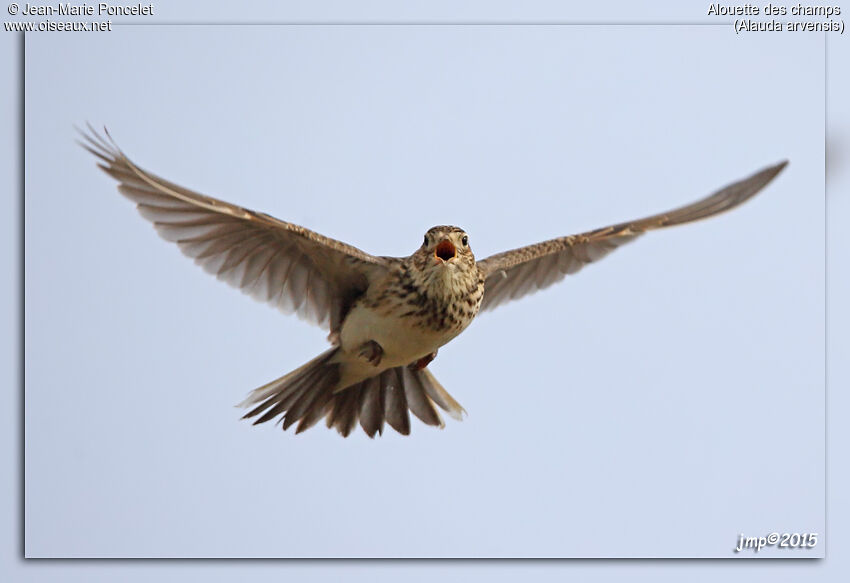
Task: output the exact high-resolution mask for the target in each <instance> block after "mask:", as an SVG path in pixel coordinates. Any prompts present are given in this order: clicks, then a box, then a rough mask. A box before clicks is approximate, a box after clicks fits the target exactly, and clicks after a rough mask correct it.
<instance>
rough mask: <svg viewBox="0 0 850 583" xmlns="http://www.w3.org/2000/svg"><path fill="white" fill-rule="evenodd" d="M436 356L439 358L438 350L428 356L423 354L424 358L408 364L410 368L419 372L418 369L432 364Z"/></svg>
mask: <svg viewBox="0 0 850 583" xmlns="http://www.w3.org/2000/svg"><path fill="white" fill-rule="evenodd" d="M435 358H437V352H436V351H434V352H432V353H431V354H428V355H426V356H423V357H422V358H420V359H419V360H417V361H416V362H411V363H410V364H409V365H407V366H408V367H409V368H410V370H412V371H414V372H417V371H420V370H422V369H423V368H425V367H426V366H428V365H429V364H431V361H432V360H434V359H435Z"/></svg>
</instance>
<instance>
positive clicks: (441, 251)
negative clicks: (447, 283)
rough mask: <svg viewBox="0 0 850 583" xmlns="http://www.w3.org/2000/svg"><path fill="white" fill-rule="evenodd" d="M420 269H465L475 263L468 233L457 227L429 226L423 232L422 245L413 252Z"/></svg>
mask: <svg viewBox="0 0 850 583" xmlns="http://www.w3.org/2000/svg"><path fill="white" fill-rule="evenodd" d="M414 256H415V258H416V261H415V263H416V265H417V267H419V268H420V269H422V270H425V269H428V270H439V271H442V270H449V271H451V272H453V271H456V270H458V269H462V270H465V269H466V268H469V267H471V266H474V265H475V256H474V255H473V254H472V248H470V246H469V235H467V234H466V232H465V231H464V230H463V229H461V228H459V227H451V226H439V227H431V228H430V229H428V231H427V232H426V233H425V237H424V239H423V241H422V246H421V247H420V248H419V250H418V251H416V253H415V254H414Z"/></svg>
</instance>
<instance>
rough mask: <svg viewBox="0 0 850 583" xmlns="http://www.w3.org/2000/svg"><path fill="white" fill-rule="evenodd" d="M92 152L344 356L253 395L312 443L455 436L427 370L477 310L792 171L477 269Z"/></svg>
mask: <svg viewBox="0 0 850 583" xmlns="http://www.w3.org/2000/svg"><path fill="white" fill-rule="evenodd" d="M89 130H90V133H83V139H84V142H82V145H83V146H84V147H85V148H86V149H88V150H89V151H90V152H91V153H92V154H94V155H95V156H97V157H98V158H99V159H100V164H99V166H100V167H101V168H102V169H103V170H105V171H106V172H107V173H108V174H109V175H110V176H112V177H113V178H115V179H116V180H118V182H119V183H120V184H119V186H118V190H119V191H121V193H122V194H124V195H125V196H126V197H128V198H129V199H131V200H132V201H133V202H135V203H136V205H137V208H138V210H139V212H140V213H141V214H142V216H143V217H145V218H146V219H148V220H149V221H151V222H152V223H153V225H154V227H155V228H156V230H157V231H158V232H159V234H160V235H161V236H162V237H163V238H165V239H166V240H168V241H173V242H175V243H177V245H178V246H179V247H180V250H181V251H183V253H185V254H186V255H188V256H189V257H192V258H194V260H195V262H196V263H198V264H199V265H201V266H202V267H203V268H204V269H205V270H206V271H208V272H210V273H213V274H215V275H216V277H218V278H219V279H222V280H224V281H226V282H228V283H229V284H231V285H233V286H235V287H238V288H240V289H241V290H242V291H244V292H245V293H248V294H249V295H251V296H253V297H254V298H256V299H258V300H260V301H264V302H268V303H270V304H272V305H273V306H276V307H278V308H280V309H281V310H283V311H284V312H289V313H291V312H295V313H296V314H298V315H299V316H301V317H303V318H305V319H307V320H310V321H312V322H314V323H315V324H318V325H320V326H322V327H324V328H326V329H328V331H329V332H330V335H329V337H328V338H329V340H330V342H331V344H332V347H331V348H330V349H329V350H327V351H326V352H324V353H322V354H320V355H319V356H317V357H316V358H314V359H313V360H311V361H310V362H308V363H306V364H305V365H303V366H301V367H300V368H298V369H296V370H294V371H292V372H290V373H289V374H287V375H284V376H282V377H281V378H279V379H277V380H274V381H272V382H270V383H268V384H266V385H264V386H262V387H260V388H258V389H256V390H254V391H253V392H251V393H250V395H249V396H248V398H247V399H246V400H245V401H244V402H243V403H242V404H241V405H242V406H244V407H252V408H251V409H250V411H249V412H248V413H247V414H246V415H245V417H248V418H252V417H257V419H256V421H255V423H263V422H265V421H268V420H270V419H273V418H275V417H280V418H281V420H282V421H283V428H284V429H287V428H288V427H289V426H291V425H292V424H294V423H297V424H298V425H297V427H296V432H301V431H303V430H305V429H307V428H308V427H310V426H312V425H313V424H315V423H316V422H317V421H319V420H321V419H322V418H327V425H328V427H335V428H336V429H337V431H339V433H341V434H342V435H344V436H347V435H348V434H349V433H351V431H352V430H353V429H354V427H355V426H356V425H357V423H358V421H359V422H360V425H361V426H362V427H363V430H364V431H365V432H366V433H367V434H368V435H369V437H374V435H375V433H381V432H382V430H383V426H384V421H386V422H387V423H388V424H389V425H390V426H391V427H392V428H393V429H395V430H396V431H398V432H400V433H403V434H407V433H409V432H410V417H409V415H408V410H410V411H411V412H413V414H414V415H416V416H417V417H418V418H419V419H421V420H422V421H423V422H425V423H426V424H428V425H436V426H439V427H442V426H443V421H442V419H441V417H440V414H439V413H438V412H437V409H438V408H440V409H443V410H444V411H447V412H448V413H449V415H451V416H452V417H455V418H457V419H460V418H461V416H462V414H463V412H464V410H463V408H462V407H461V406H460V405H459V404H458V402H457V401H455V400H454V399H453V398H452V397H451V395H449V393H448V392H446V390H445V389H444V388H443V387H442V385H440V383H439V382H437V380H436V379H435V378H434V376H433V375H432V374H431V372H430V371H429V370H428V368H427V366H428V363H429V362H430V361H431V360H433V359H434V357H435V356H436V355H437V350H438V349H439V348H440V347H442V346H443V345H445V344H446V343H448V342H449V341H450V340H452V339H453V338H454V337H455V336H457V335H458V334H460V333H461V332H462V331H463V330H464V329H465V328H466V327H467V326H468V325H469V324H470V322H472V320H473V319H474V318H475V316H476V315H477V314H478V312H479V310H489V309H492V308H495V307H496V306H498V305H500V304H502V303H505V302H507V301H509V300H514V299H518V298H520V297H522V296H525V295H527V294H530V293H532V292H535V291H537V290H539V289H543V288H545V287H548V286H550V285H552V284H553V283H555V282H557V281H560V280H561V279H563V278H564V276H565V275H567V274H571V273H575V272H576V271H578V270H579V269H581V268H582V267H583V266H584V265H586V264H588V263H591V262H593V261H596V260H597V259H601V258H602V257H604V256H605V255H607V254H608V253H609V252H610V251H612V250H613V249H615V248H617V247H619V246H620V245H622V244H623V243H627V242H629V241H632V240H634V239H635V238H636V237H638V236H640V235H642V234H643V233H645V232H646V231H650V230H652V229H658V228H661V227H668V226H672V225H680V224H683V223H689V222H691V221H695V220H698V219H703V218H706V217H710V216H713V215H716V214H718V213H720V212H723V211H726V210H729V209H731V208H734V207H736V206H738V205H739V204H741V203H743V202H744V201H746V200H748V199H749V198H751V197H752V196H753V195H755V194H756V193H757V192H759V191H760V190H761V189H762V188H764V186H765V185H767V184H768V183H769V182H770V181H771V180H772V179H773V178H774V177H775V176H776V175H777V174H778V173H779V172H780V171H781V170H782V169H783V168H784V167H785V165H786V162H782V163H780V164H777V165H775V166H771V167H769V168H765V169H764V170H761V171H759V172H757V173H756V174H753V175H752V176H750V177H748V178H745V179H743V180H741V181H739V182H735V183H733V184H730V185H729V186H726V187H724V188H722V189H720V190H718V191H717V192H715V193H714V194H712V195H710V196H708V197H706V198H704V199H702V200H699V201H697V202H695V203H693V204H690V205H687V206H684V207H681V208H678V209H675V210H672V211H669V212H666V213H662V214H658V215H653V216H651V217H647V218H645V219H640V220H637V221H631V222H626V223H620V224H618V225H613V226H610V227H605V228H603V229H597V230H595V231H589V232H587V233H581V234H579V235H571V236H568V237H561V238H558V239H552V240H550V241H544V242H542V243H537V244H536V245H529V246H527V247H522V248H519V249H514V250H512V251H506V252H504V253H499V254H498V255H493V256H492V257H488V258H486V259H483V260H481V261H476V260H475V256H474V255H473V254H472V248H471V247H470V244H469V236H468V235H467V234H466V233H465V232H464V231H463V229H460V228H458V227H450V226H441V227H433V228H431V229H429V230H428V232H426V233H425V238H424V240H423V241H422V245H421V246H420V247H419V249H417V250H416V251H415V252H414V253H413V254H412V255H411V256H409V257H402V258H395V257H378V256H374V255H369V254H368V253H364V252H363V251H361V250H360V249H357V248H355V247H352V246H351V245H347V244H345V243H341V242H339V241H335V240H333V239H329V238H327V237H324V236H322V235H319V234H318V233H314V232H313V231H310V230H308V229H305V228H304V227H300V226H298V225H293V224H291V223H286V222H283V221H280V220H278V219H275V218H274V217H271V216H269V215H266V214H263V213H257V212H254V211H250V210H247V209H244V208H241V207H238V206H235V205H232V204H229V203H226V202H223V201H220V200H216V199H214V198H210V197H208V196H203V195H201V194H198V193H196V192H193V191H191V190H188V189H185V188H182V187H180V186H177V185H176V184H173V183H171V182H167V181H165V180H163V179H161V178H159V177H157V176H155V175H153V174H151V173H149V172H146V171H145V170H142V169H141V168H139V167H138V166H136V165H135V164H133V162H131V161H130V160H129V159H128V158H127V157H126V156H125V155H124V154H123V153H122V152H121V150H120V149H118V147H117V146H116V145H115V143H114V142H113V141H112V139H111V138H109V134H108V133H107V134H106V138H104V137H102V136H100V135H98V134H97V133H96V132H94V131H93V130H91V128H89Z"/></svg>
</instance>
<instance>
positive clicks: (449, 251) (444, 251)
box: [434, 239, 457, 261]
mask: <svg viewBox="0 0 850 583" xmlns="http://www.w3.org/2000/svg"><path fill="white" fill-rule="evenodd" d="M434 257H435V258H437V259H442V260H443V261H448V260H449V259H453V258H454V257H457V249H456V248H455V246H454V245H453V244H452V242H451V241H449V240H448V239H443V240H442V241H440V242H439V243H438V244H437V246H436V247H435V248H434Z"/></svg>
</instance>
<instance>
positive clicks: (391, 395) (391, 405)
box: [381, 368, 410, 435]
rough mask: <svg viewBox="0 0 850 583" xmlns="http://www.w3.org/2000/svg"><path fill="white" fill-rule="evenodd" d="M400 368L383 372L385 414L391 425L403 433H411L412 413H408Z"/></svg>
mask: <svg viewBox="0 0 850 583" xmlns="http://www.w3.org/2000/svg"><path fill="white" fill-rule="evenodd" d="M400 377H401V375H400V374H399V370H398V368H391V369H388V370H385V371H384V372H382V373H381V385H382V386H383V389H384V416H385V417H386V419H387V423H388V424H389V426H390V427H392V428H393V429H395V430H396V431H398V432H399V433H401V434H402V435H410V415H408V414H407V397H405V396H404V387H403V385H402V382H401V378H400Z"/></svg>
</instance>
